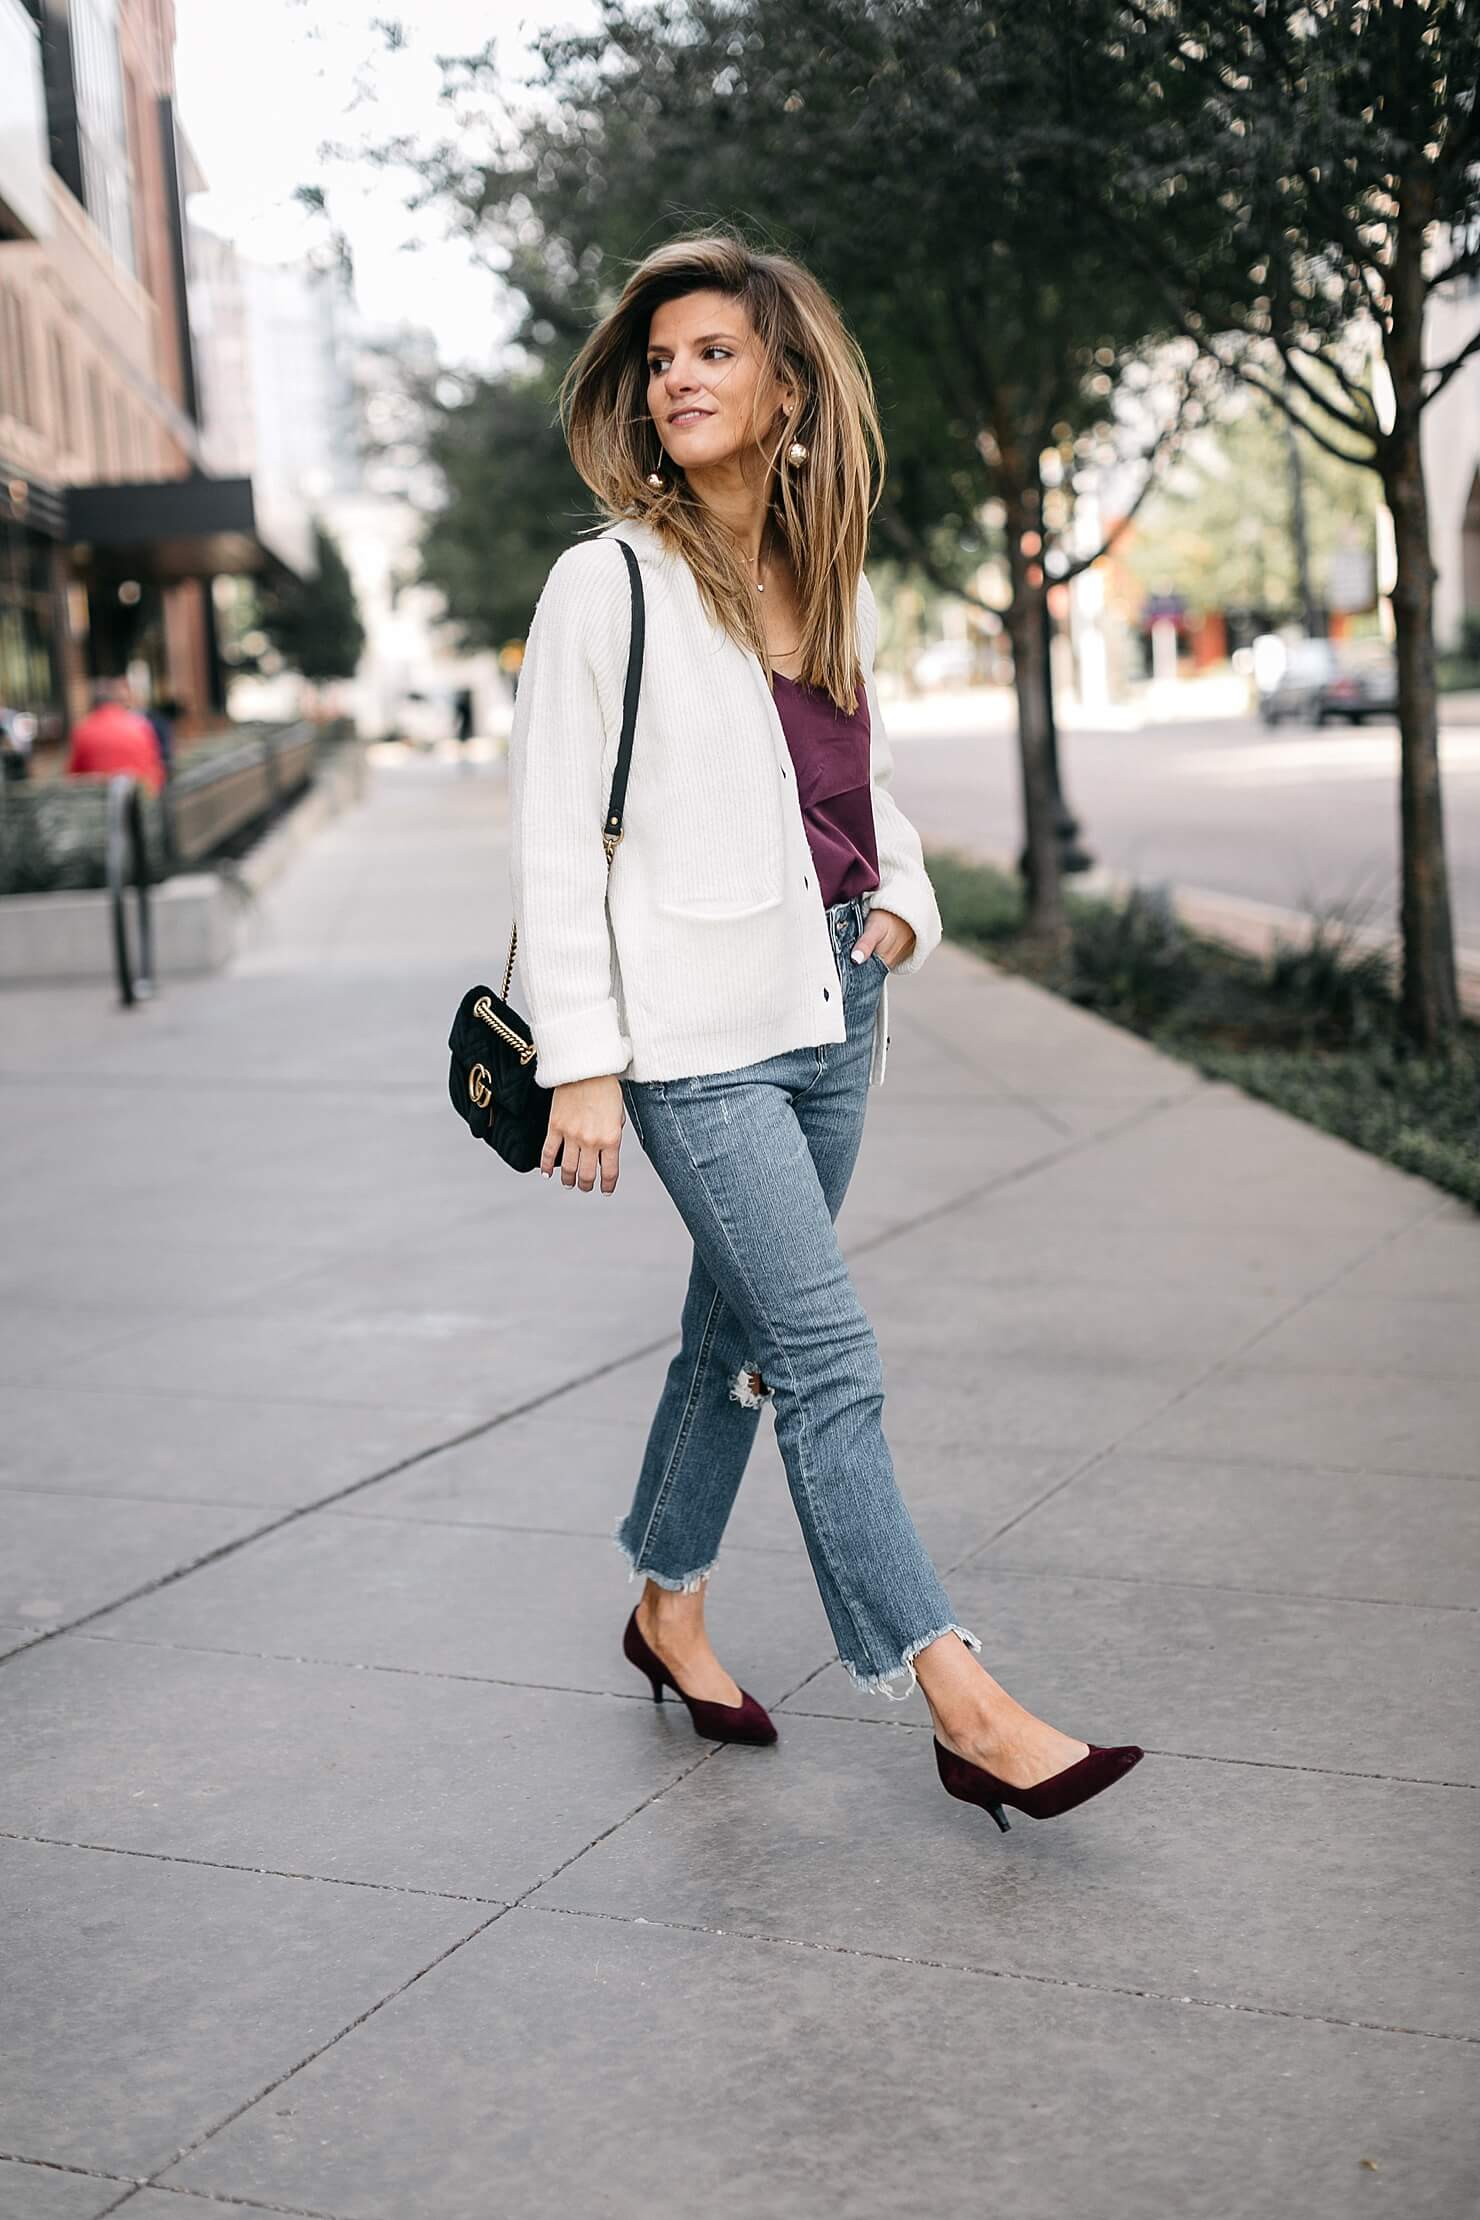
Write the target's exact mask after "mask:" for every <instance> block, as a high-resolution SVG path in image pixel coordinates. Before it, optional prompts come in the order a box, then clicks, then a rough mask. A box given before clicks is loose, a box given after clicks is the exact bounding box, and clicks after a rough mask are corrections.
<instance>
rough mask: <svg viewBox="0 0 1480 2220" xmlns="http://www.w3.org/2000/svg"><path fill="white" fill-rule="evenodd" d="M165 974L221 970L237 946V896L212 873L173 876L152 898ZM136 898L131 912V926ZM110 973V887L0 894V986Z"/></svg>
mask: <svg viewBox="0 0 1480 2220" xmlns="http://www.w3.org/2000/svg"><path fill="white" fill-rule="evenodd" d="M150 912H151V915H152V917H153V921H154V965H155V970H156V972H157V973H158V976H159V977H160V978H161V979H181V978H188V977H189V976H190V975H191V974H192V973H197V972H203V971H219V970H220V969H221V966H222V965H223V964H224V963H226V962H227V961H228V960H229V958H230V956H231V953H232V950H233V949H234V947H235V946H236V920H235V915H234V905H233V902H232V897H231V895H230V893H229V891H228V890H227V888H226V886H225V885H224V883H223V882H222V881H221V880H220V879H218V878H217V877H216V875H215V873H214V872H211V871H194V872H191V873H190V874H189V875H188V876H186V877H183V878H178V879H168V880H166V882H165V884H164V885H163V886H157V887H155V888H154V890H153V893H152V896H151V899H150ZM134 914H135V911H134V901H133V897H132V896H130V898H129V902H128V916H129V922H130V926H131V927H132V924H133V919H134ZM112 977H113V903H112V897H111V896H110V895H108V894H107V893H106V892H98V893H94V892H91V891H86V892H82V893H76V894H71V893H68V894H8V895H6V896H5V897H4V898H3V899H0V986H7V987H22V986H46V985H51V984H55V983H56V982H57V981H59V980H63V979H97V980H109V979H111V978H112Z"/></svg>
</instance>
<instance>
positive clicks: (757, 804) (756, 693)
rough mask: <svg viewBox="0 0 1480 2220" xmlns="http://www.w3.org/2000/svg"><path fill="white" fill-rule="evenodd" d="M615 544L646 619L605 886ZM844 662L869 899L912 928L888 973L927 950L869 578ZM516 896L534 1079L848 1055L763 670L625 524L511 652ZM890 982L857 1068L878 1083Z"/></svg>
mask: <svg viewBox="0 0 1480 2220" xmlns="http://www.w3.org/2000/svg"><path fill="white" fill-rule="evenodd" d="M615 537H621V538H623V539H625V540H626V541H627V542H628V544H629V545H630V546H631V548H632V549H633V552H634V553H635V554H636V556H637V558H638V561H639V563H640V564H641V566H642V583H643V590H644V595H645V599H646V605H647V641H646V656H645V660H644V663H643V674H642V694H641V700H640V703H639V707H638V713H637V726H636V731H635V734H634V737H633V743H632V767H631V771H630V773H629V776H628V783H627V802H626V810H625V818H624V825H625V830H624V835H623V838H622V840H621V842H620V843H619V845H618V847H617V850H616V853H615V855H614V857H613V859H612V865H611V874H610V880H609V881H608V875H607V863H606V851H605V850H604V848H603V847H602V844H601V829H602V820H603V818H604V816H605V813H606V803H607V795H608V791H609V788H610V785H611V777H612V770H613V767H614V765H615V762H616V753H617V741H618V737H619V734H620V730H621V715H622V683H623V677H624V674H625V671H626V664H627V638H628V624H629V612H630V607H631V601H630V589H629V585H628V578H627V566H626V564H625V562H624V561H623V560H622V558H621V556H620V554H619V553H618V551H617V549H616V548H614V547H612V548H608V547H607V546H605V545H604V544H603V543H604V542H605V541H606V540H608V539H612V538H615ZM857 622H858V648H859V656H860V660H861V663H862V667H863V671H864V674H865V683H866V686H867V691H868V706H869V718H870V723H871V727H872V744H871V750H870V767H871V772H872V777H873V788H874V827H875V832H876V836H877V842H878V856H879V885H878V887H877V889H874V890H872V891H870V892H869V893H868V894H865V895H864V896H863V898H862V899H863V902H864V904H865V907H871V906H872V905H873V904H874V903H878V904H879V905H880V906H881V907H882V908H884V909H888V910H893V911H895V912H897V914H898V915H899V916H900V917H902V918H904V919H905V920H906V922H907V923H908V924H910V925H912V926H913V927H914V930H915V939H914V943H913V945H912V947H911V949H910V953H909V955H908V956H907V957H905V958H904V959H903V961H901V962H899V963H897V964H895V965H894V966H893V975H894V976H899V975H902V974H903V973H905V972H909V971H915V970H918V968H919V966H920V965H921V964H922V963H923V962H924V961H925V959H926V957H927V956H928V955H930V954H931V952H932V951H933V950H934V949H935V948H936V947H937V946H938V944H939V941H940V937H941V920H940V911H939V909H938V908H937V906H936V899H935V891H934V889H933V887H932V886H931V883H930V880H929V877H928V875H927V873H926V870H925V864H924V859H923V855H922V851H921V846H920V836H919V834H918V833H917V832H916V831H915V828H914V826H913V825H912V824H911V823H910V821H909V819H908V818H907V817H906V816H905V815H904V813H903V811H902V810H901V809H900V807H899V805H898V803H897V802H896V801H895V800H894V797H893V795H892V794H891V793H890V792H889V787H888V780H889V777H890V774H891V772H892V770H893V756H892V752H891V750H890V747H889V742H888V739H887V736H886V734H885V731H884V720H883V718H882V716H881V714H880V711H879V699H878V694H877V692H876V690H875V687H874V676H873V664H874V646H875V641H876V639H877V635H878V610H877V607H876V605H875V602H874V596H873V591H872V589H871V587H870V586H869V583H868V580H867V579H866V578H860V580H859V586H858V601H857ZM509 803H510V850H509V886H510V892H511V895H512V898H513V908H514V918H515V921H516V923H517V925H518V928H519V944H518V957H519V967H520V976H521V979H522V981H523V987H524V1001H523V1003H522V1005H521V1007H522V1008H523V1009H524V1011H525V1014H526V1016H527V1018H528V1021H529V1026H530V1031H531V1033H532V1034H533V1037H534V1043H535V1048H536V1051H537V1056H536V1062H535V1074H534V1075H535V1078H536V1079H537V1080H538V1082H539V1083H540V1085H541V1086H545V1087H554V1086H558V1085H559V1084H561V1082H563V1081H566V1080H572V1079H586V1078H591V1077H594V1076H595V1075H596V1074H598V1073H601V1072H613V1073H620V1074H623V1075H624V1076H626V1077H627V1078H629V1079H634V1080H651V1079H677V1078H682V1077H685V1076H689V1075H696V1074H698V1073H701V1072H713V1071H728V1070H733V1069H734V1068H735V1067H736V1066H738V1065H741V1064H750V1063H756V1062H758V1061H760V1059H761V1058H763V1057H767V1056H774V1055H776V1054H778V1053H779V1052H780V1051H781V1050H782V1049H787V1048H796V1047H801V1046H806V1045H820V1044H822V1043H824V1042H829V1041H841V1040H843V1039H844V1038H845V1026H844V1020H843V1004H842V997H841V990H840V988H839V984H838V970H837V959H836V957H835V955H834V953H833V947H832V937H831V934H830V933H829V931H828V925H827V912H826V910H825V909H824V908H823V905H822V898H821V896H820V894H819V892H818V887H817V873H816V867H815V865H814V863H813V861H812V852H811V849H810V847H809V846H808V843H807V833H806V827H805V825H804V823H803V820H802V809H801V803H800V802H799V801H798V799H797V791H796V780H795V778H794V776H793V774H792V765H791V757H790V754H789V753H788V750H787V745H786V735H785V733H784V732H783V730H782V727H781V720H780V718H779V716H778V715H777V712H776V705H775V702H774V700H773V698H772V695H771V689H770V687H769V686H768V684H767V683H766V674H765V671H764V669H763V667H762V664H761V661H760V658H759V657H758V656H757V655H755V654H753V653H752V652H751V650H750V649H748V648H744V647H741V646H740V644H739V643H738V642H737V641H735V640H733V639H732V638H731V637H730V635H729V634H728V633H727V632H725V631H724V630H723V629H722V627H720V626H718V625H716V624H715V623H714V622H713V621H712V620H711V619H710V617H709V616H708V615H707V613H706V612H705V609H704V606H703V603H702V601H701V600H700V597H699V589H698V587H697V585H696V583H695V581H694V576H693V573H692V571H691V570H690V569H689V566H688V564H687V563H686V562H685V561H684V560H683V558H682V556H680V555H678V554H676V553H673V552H671V551H670V550H669V549H667V548H666V547H665V546H664V544H663V542H662V541H661V540H660V539H659V537H658V535H657V533H656V532H655V531H654V530H653V528H652V527H651V526H650V525H647V524H644V523H642V522H640V521H638V520H627V519H622V520H620V521H618V522H617V523H615V524H612V525H609V526H608V527H607V528H606V530H605V531H603V532H601V533H599V534H597V535H595V536H594V537H593V538H591V539H587V540H582V541H579V542H577V544H576V545H575V546H573V547H570V548H567V549H566V551H565V553H564V554H563V555H561V556H560V557H559V558H558V560H557V561H556V562H555V563H554V564H553V565H552V567H551V570H550V573H549V575H548V577H547V579H546V581H545V585H544V589H543V591H542V592H541V594H540V598H539V603H538V606H537V607H536V610H535V614H534V620H533V622H532V624H531V626H530V631H529V637H528V640H527V642H526V645H525V654H524V663H523V668H522V669H521V671H520V674H519V688H518V694H517V697H516V702H515V709H514V722H513V729H512V732H511V735H510V740H509ZM888 993H889V981H888V980H885V981H884V982H883V984H882V986H881V990H880V995H879V1004H878V1015H877V1018H876V1020H875V1026H874V1037H873V1045H872V1053H871V1058H870V1065H869V1080H870V1084H873V1083H875V1082H881V1081H882V1080H883V1077H884V1065H885V1056H886V1051H887V1047H888V1039H889V1034H888V1022H889V1020H888Z"/></svg>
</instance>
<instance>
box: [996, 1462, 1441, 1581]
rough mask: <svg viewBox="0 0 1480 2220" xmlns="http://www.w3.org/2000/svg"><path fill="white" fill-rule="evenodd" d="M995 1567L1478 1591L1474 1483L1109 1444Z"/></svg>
mask: <svg viewBox="0 0 1480 2220" xmlns="http://www.w3.org/2000/svg"><path fill="white" fill-rule="evenodd" d="M985 1561H989V1562H990V1563H992V1564H993V1565H1000V1566H1001V1567H1002V1568H1003V1569H1005V1570H1008V1571H1013V1570H1017V1571H1024V1572H1061V1573H1088V1574H1093V1575H1095V1576H1097V1577H1099V1578H1101V1579H1119V1580H1128V1581H1137V1580H1143V1581H1163V1580H1169V1581H1174V1582H1184V1583H1195V1584H1197V1585H1199V1586H1208V1587H1215V1588H1216V1587H1222V1588H1262V1589H1267V1590H1274V1591H1280V1592H1283V1593H1284V1594H1287V1595H1327V1596H1349V1597H1364V1598H1368V1599H1373V1600H1377V1601H1381V1602H1386V1603H1420V1604H1448V1605H1451V1606H1453V1607H1455V1608H1457V1609H1462V1610H1468V1611H1472V1612H1473V1611H1474V1609H1475V1606H1476V1600H1477V1598H1480V1488H1477V1487H1476V1486H1475V1484H1474V1482H1473V1481H1471V1480H1454V1479H1447V1478H1441V1477H1436V1476H1434V1475H1429V1474H1419V1475H1416V1476H1414V1477H1412V1478H1407V1477H1405V1476H1403V1475H1402V1474H1398V1473H1390V1472H1388V1473H1361V1472H1326V1471H1322V1470H1320V1469H1319V1468H1311V1467H1308V1466H1301V1465H1256V1464H1226V1465H1219V1464H1204V1463H1202V1462H1201V1461H1199V1460H1194V1459H1188V1458H1183V1457H1161V1456H1155V1457H1153V1456H1149V1455H1147V1454H1145V1453H1144V1452H1141V1451H1138V1450H1136V1449H1128V1450H1122V1451H1119V1452H1118V1453H1117V1454H1115V1455H1114V1456H1111V1457H1107V1458H1105V1459H1104V1460H1103V1462H1101V1463H1099V1464H1096V1465H1094V1466H1092V1467H1091V1468H1090V1469H1089V1470H1088V1471H1087V1472H1085V1473H1082V1474H1081V1475H1080V1477H1079V1478H1078V1479H1076V1480H1075V1482H1074V1483H1073V1486H1072V1487H1070V1488H1066V1489H1064V1490H1063V1491H1062V1492H1061V1493H1059V1494H1057V1495H1055V1496H1053V1497H1052V1498H1051V1499H1050V1500H1049V1501H1047V1502H1046V1503H1044V1504H1042V1505H1041V1507H1040V1508H1039V1509H1037V1510H1035V1511H1032V1512H1030V1513H1029V1514H1028V1516H1027V1517H1026V1518H1024V1519H1022V1520H1021V1521H1020V1522H1019V1523H1018V1524H1017V1525H1016V1526H1014V1528H1013V1530H1012V1532H1011V1533H1010V1534H1008V1535H1006V1536H1005V1537H1004V1538H1003V1540H1002V1541H1001V1542H999V1543H997V1544H995V1545H994V1546H993V1547H992V1548H991V1549H990V1550H989V1551H988V1552H987V1558H986V1560H985Z"/></svg>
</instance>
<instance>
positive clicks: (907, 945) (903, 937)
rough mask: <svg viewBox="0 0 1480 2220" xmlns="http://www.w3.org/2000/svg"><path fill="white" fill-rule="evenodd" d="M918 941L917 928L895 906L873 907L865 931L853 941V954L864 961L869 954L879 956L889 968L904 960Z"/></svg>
mask: <svg viewBox="0 0 1480 2220" xmlns="http://www.w3.org/2000/svg"><path fill="white" fill-rule="evenodd" d="M914 945H915V928H914V926H913V925H907V924H906V923H905V921H904V919H903V918H902V917H896V915H895V913H894V911H893V910H876V909H871V910H870V911H869V913H868V915H867V917H866V918H865V919H864V921H863V931H862V932H861V933H860V934H859V936H858V938H857V940H856V941H855V942H854V943H853V954H854V956H855V957H856V958H857V960H858V961H859V963H862V962H863V960H864V958H865V957H866V956H877V957H878V958H879V961H880V962H881V963H882V964H883V965H884V966H885V968H886V969H887V970H889V971H892V970H893V969H894V967H895V965H896V964H899V963H903V962H904V959H905V957H906V956H907V955H908V954H909V952H910V950H911V949H912V948H913V947H914Z"/></svg>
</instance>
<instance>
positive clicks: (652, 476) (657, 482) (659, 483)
mask: <svg viewBox="0 0 1480 2220" xmlns="http://www.w3.org/2000/svg"><path fill="white" fill-rule="evenodd" d="M647 482H648V484H649V485H650V486H653V487H654V488H656V490H657V491H658V492H659V493H661V492H662V490H663V478H662V473H661V472H660V471H656V470H650V471H649V472H648V474H647Z"/></svg>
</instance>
